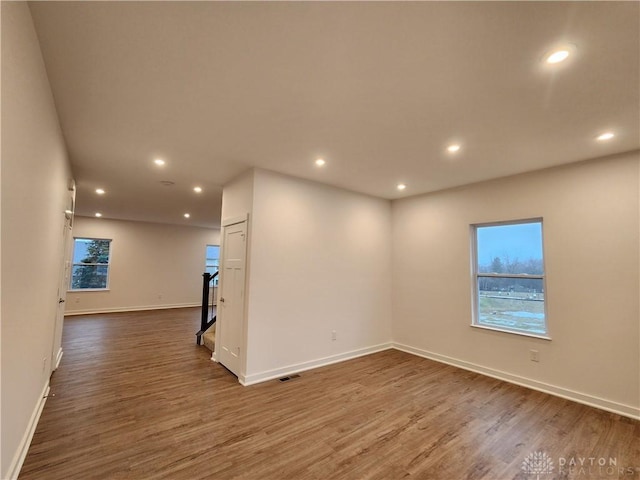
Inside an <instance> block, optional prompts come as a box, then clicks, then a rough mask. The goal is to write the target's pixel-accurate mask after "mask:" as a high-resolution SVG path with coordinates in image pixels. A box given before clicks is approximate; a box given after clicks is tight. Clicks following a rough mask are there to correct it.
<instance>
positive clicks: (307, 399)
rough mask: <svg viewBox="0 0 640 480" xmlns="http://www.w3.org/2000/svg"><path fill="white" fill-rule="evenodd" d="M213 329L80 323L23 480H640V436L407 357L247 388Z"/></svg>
mask: <svg viewBox="0 0 640 480" xmlns="http://www.w3.org/2000/svg"><path fill="white" fill-rule="evenodd" d="M198 318H199V313H198V311H197V309H177V310H165V311H156V312H136V313H127V314H111V315H94V316H84V317H71V318H67V319H66V320H65V325H64V338H63V347H64V357H63V359H62V363H61V365H60V367H59V369H58V370H57V371H56V372H55V374H54V375H53V378H52V382H51V387H52V388H51V392H52V393H54V394H55V397H52V398H49V400H48V401H47V403H46V406H45V409H44V412H43V414H42V417H41V420H40V423H39V425H38V427H37V430H36V433H35V436H34V438H33V442H32V445H31V448H30V450H29V453H28V455H27V458H26V461H25V463H24V466H23V469H22V472H21V475H20V479H23V480H27V479H40V480H42V479H46V480H56V479H65V480H69V479H82V480H85V479H136V480H142V479H175V480H181V479H189V480H190V479H225V480H226V479H260V480H266V479H296V480H298V479H323V480H324V479H400V478H418V479H443V480H456V479H488V480H502V479H523V480H524V479H530V480H533V479H536V477H537V476H536V475H535V474H528V473H526V472H525V471H523V470H522V468H521V467H522V463H523V461H524V460H525V458H526V457H527V456H528V455H529V454H531V453H532V452H534V451H543V452H545V453H546V454H547V455H548V456H549V457H550V458H551V459H552V461H553V471H552V472H551V473H545V472H546V471H543V470H540V469H539V470H538V473H540V474H539V475H538V476H539V479H541V480H550V479H556V478H574V479H595V478H598V479H601V478H602V479H605V478H606V479H610V478H625V479H638V478H640V469H638V470H636V468H637V467H640V422H638V421H634V420H631V419H628V418H624V417H620V416H618V415H614V414H610V413H607V412H603V411H599V410H596V409H593V408H590V407H586V406H583V405H579V404H576V403H572V402H569V401H566V400H563V399H560V398H556V397H552V396H549V395H546V394H543V393H539V392H535V391H532V390H528V389H525V388H521V387H517V386H514V385H510V384H507V383H504V382H500V381H498V380H494V379H491V378H488V377H483V376H481V375H477V374H474V373H471V372H467V371H464V370H459V369H456V368H453V367H449V366H447V365H443V364H439V363H436V362H432V361H429V360H425V359H422V358H419V357H415V356H412V355H409V354H406V353H403V352H399V351H395V350H388V351H385V352H381V353H377V354H374V355H369V356H366V357H362V358H359V359H355V360H351V361H348V362H343V363H340V364H336V365H332V366H329V367H324V368H319V369H317V370H313V371H308V372H303V373H302V374H301V376H300V377H299V378H296V379H293V380H291V381H289V382H285V383H282V382H279V381H277V380H274V381H270V382H266V383H263V384H259V385H254V386H251V387H242V386H240V385H239V384H238V383H237V381H236V378H235V377H233V376H232V375H231V374H230V373H229V372H228V371H227V370H225V369H224V368H223V367H222V366H220V365H217V364H215V363H213V362H211V361H210V359H209V358H210V353H209V352H208V351H207V350H206V349H205V348H204V347H197V346H196V345H195V336H194V333H195V332H196V330H198V328H199V323H198ZM560 457H562V458H564V459H566V463H567V465H565V466H564V467H562V466H561V465H560V464H559V463H560V461H561V458H560ZM590 457H591V458H594V459H595V466H590V465H589V463H590V460H589V458H590ZM571 459H574V460H575V462H576V463H578V465H577V466H571V467H570V465H569V463H570V461H571ZM581 459H582V460H583V461H584V462H585V465H584V466H582V470H580V468H581V467H580V460H581ZM600 459H605V460H606V462H607V465H606V467H602V468H601V467H599V466H598V461H599V460H600ZM610 459H615V461H616V462H617V465H616V466H615V468H614V467H610V465H609V463H610ZM570 468H571V470H570Z"/></svg>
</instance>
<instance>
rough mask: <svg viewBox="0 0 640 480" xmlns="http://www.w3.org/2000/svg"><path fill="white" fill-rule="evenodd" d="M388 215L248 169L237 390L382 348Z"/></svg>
mask: <svg viewBox="0 0 640 480" xmlns="http://www.w3.org/2000/svg"><path fill="white" fill-rule="evenodd" d="M390 214H391V208H390V202H389V201H387V200H381V199H376V198H372V197H368V196H364V195H360V194H356V193H352V192H348V191H345V190H341V189H337V188H332V187H327V186H324V185H321V184H317V183H313V182H309V181H305V180H300V179H296V178H293V177H288V176H284V175H280V174H276V173H272V172H268V171H264V170H255V173H254V190H253V207H252V221H251V232H250V279H249V289H248V291H249V299H248V311H247V316H248V323H247V325H248V330H247V332H246V333H247V342H248V343H247V349H248V350H247V363H246V377H245V379H244V381H245V383H253V382H255V381H260V380H263V379H266V378H271V377H274V376H280V375H281V374H284V373H287V372H292V371H298V370H301V369H305V368H310V367H312V366H316V365H319V364H324V363H328V362H331V361H336V360H339V359H342V358H347V357H350V356H354V355H357V354H361V353H365V352H367V351H372V350H375V349H378V348H387V347H388V346H389V340H390V337H391V291H390V281H389V280H390V274H391V264H390V260H391V241H390V240H391V238H390V222H391V217H390ZM332 330H335V331H336V335H337V339H336V340H335V341H332V337H331V333H332Z"/></svg>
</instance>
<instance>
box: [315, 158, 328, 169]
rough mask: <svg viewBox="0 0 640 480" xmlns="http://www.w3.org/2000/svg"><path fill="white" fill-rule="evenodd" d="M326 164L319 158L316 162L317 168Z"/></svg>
mask: <svg viewBox="0 0 640 480" xmlns="http://www.w3.org/2000/svg"><path fill="white" fill-rule="evenodd" d="M326 163H327V162H325V161H324V158H319V159H317V160H316V165H317V166H318V167H324V166H325V165H326Z"/></svg>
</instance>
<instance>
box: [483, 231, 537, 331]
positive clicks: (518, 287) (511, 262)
mask: <svg viewBox="0 0 640 480" xmlns="http://www.w3.org/2000/svg"><path fill="white" fill-rule="evenodd" d="M472 243H473V245H472V248H473V253H474V255H473V264H472V270H473V272H472V273H473V280H474V285H473V326H476V327H484V328H490V329H493V330H500V331H505V332H509V333H519V334H522V335H530V336H536V337H545V338H548V335H549V330H548V328H547V316H546V308H545V291H546V289H545V274H544V255H543V241H542V219H530V220H519V221H513V222H500V223H489V224H480V225H472Z"/></svg>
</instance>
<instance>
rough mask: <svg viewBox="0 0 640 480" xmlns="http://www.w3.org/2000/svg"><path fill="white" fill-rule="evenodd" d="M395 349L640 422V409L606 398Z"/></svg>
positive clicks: (405, 348) (406, 347)
mask: <svg viewBox="0 0 640 480" xmlns="http://www.w3.org/2000/svg"><path fill="white" fill-rule="evenodd" d="M392 345H393V348H395V349H396V350H400V351H402V352H405V353H411V354H413V355H417V356H419V357H423V358H427V359H429V360H435V361H436V362H440V363H446V364H447V365H452V366H454V367H458V368H462V369H464V370H469V371H471V372H475V373H479V374H481V375H486V376H488V377H492V378H496V379H498V380H503V381H505V382H509V383H513V384H515V385H519V386H521V387H526V388H531V389H532V390H538V391H540V392H544V393H548V394H549V395H554V396H556V397H561V398H564V399H566V400H571V401H573V402H577V403H582V404H584V405H588V406H590V407H595V408H599V409H601V410H606V411H608V412H612V413H617V414H618V415H622V416H625V417H629V418H633V419H636V420H640V408H637V407H633V406H631V405H625V404H622V403H617V402H614V401H611V400H607V399H604V398H599V397H595V396H593V395H589V394H586V393H582V392H576V391H574V390H570V389H568V388H563V387H558V386H556V385H550V384H548V383H544V382H539V381H537V380H533V379H531V378H526V377H521V376H519V375H514V374H511V373H507V372H503V371H501V370H495V369H493V368H488V367H483V366H482V365H477V364H475V363H471V362H466V361H464V360H458V359H456V358H452V357H447V356H446V355H440V354H438V353H433V352H429V351H427V350H422V349H420V348H416V347H411V346H409V345H403V344H401V343H393V344H392Z"/></svg>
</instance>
